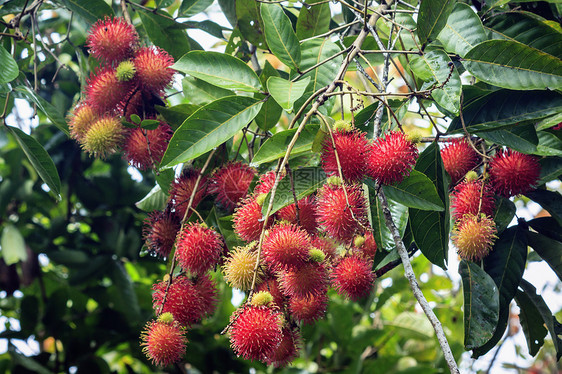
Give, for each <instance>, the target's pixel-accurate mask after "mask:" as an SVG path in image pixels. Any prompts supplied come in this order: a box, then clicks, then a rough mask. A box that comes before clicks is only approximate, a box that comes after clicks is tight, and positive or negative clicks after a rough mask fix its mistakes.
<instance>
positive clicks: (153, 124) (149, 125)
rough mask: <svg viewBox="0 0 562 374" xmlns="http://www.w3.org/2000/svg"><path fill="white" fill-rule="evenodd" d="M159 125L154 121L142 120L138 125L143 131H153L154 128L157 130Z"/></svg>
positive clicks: (158, 122)
mask: <svg viewBox="0 0 562 374" xmlns="http://www.w3.org/2000/svg"><path fill="white" fill-rule="evenodd" d="M159 124H160V121H158V120H156V119H144V120H142V122H141V124H140V125H141V127H142V128H143V129H145V130H155V129H156V128H158V125H159Z"/></svg>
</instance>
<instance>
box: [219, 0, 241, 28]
mask: <svg viewBox="0 0 562 374" xmlns="http://www.w3.org/2000/svg"><path fill="white" fill-rule="evenodd" d="M218 2H219V6H220V8H221V10H222V13H223V14H224V16H225V17H226V19H227V20H228V22H229V23H230V24H231V25H232V27H235V26H236V21H237V19H236V4H235V3H237V2H235V1H231V0H219V1H218Z"/></svg>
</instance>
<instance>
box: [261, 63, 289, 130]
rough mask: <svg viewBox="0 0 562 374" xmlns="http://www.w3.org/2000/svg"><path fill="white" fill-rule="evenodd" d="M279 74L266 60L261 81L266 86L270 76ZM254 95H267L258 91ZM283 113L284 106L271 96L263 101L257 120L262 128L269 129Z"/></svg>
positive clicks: (263, 96)
mask: <svg viewBox="0 0 562 374" xmlns="http://www.w3.org/2000/svg"><path fill="white" fill-rule="evenodd" d="M279 75H280V74H279V72H278V71H277V70H276V69H275V68H274V67H273V66H272V65H271V64H270V63H269V61H267V60H266V61H265V65H264V66H263V69H262V72H261V74H260V81H261V82H262V85H263V86H264V87H266V86H267V80H268V79H269V78H270V77H279ZM254 97H255V98H257V99H264V98H265V95H263V94H261V93H256V94H254ZM281 114H283V108H281V107H280V106H279V104H277V102H276V101H275V100H274V99H273V98H271V97H269V98H268V99H267V100H266V101H265V102H264V103H263V106H262V107H261V109H260V112H259V113H258V115H257V116H256V118H255V121H256V124H257V125H258V127H259V128H260V129H262V130H265V131H267V130H269V129H271V128H272V127H273V126H275V125H276V124H277V122H278V121H279V118H281Z"/></svg>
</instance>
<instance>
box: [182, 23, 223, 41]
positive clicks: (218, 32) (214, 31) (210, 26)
mask: <svg viewBox="0 0 562 374" xmlns="http://www.w3.org/2000/svg"><path fill="white" fill-rule="evenodd" d="M182 23H183V24H184V25H186V26H188V27H190V28H194V29H199V30H202V31H205V32H206V33H208V34H210V35H212V36H214V37H215V38H218V39H223V40H226V39H225V37H224V35H223V33H222V32H223V31H224V30H228V29H227V28H225V27H222V26H221V25H219V24H218V23H215V22H213V21H209V20H205V21H201V22H197V21H185V22H182Z"/></svg>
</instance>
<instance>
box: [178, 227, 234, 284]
mask: <svg viewBox="0 0 562 374" xmlns="http://www.w3.org/2000/svg"><path fill="white" fill-rule="evenodd" d="M222 246H223V241H222V240H221V237H220V235H219V234H218V233H217V232H216V231H215V230H213V229H211V228H209V227H206V225H203V224H200V223H190V224H187V225H185V226H184V228H183V231H182V232H181V233H180V235H179V237H178V241H177V243H176V253H175V255H176V258H177V260H178V263H179V264H180V266H181V268H182V269H183V270H185V271H189V272H191V273H192V274H204V273H205V272H206V271H207V270H209V269H211V268H212V267H213V266H215V265H216V264H217V263H218V261H219V257H220V255H221V254H222Z"/></svg>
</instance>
